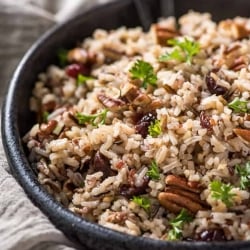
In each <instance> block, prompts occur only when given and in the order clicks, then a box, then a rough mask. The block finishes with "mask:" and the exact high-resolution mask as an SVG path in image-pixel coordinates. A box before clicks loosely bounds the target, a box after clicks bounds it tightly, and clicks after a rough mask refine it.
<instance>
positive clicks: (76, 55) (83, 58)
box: [68, 48, 88, 64]
mask: <svg viewBox="0 0 250 250" xmlns="http://www.w3.org/2000/svg"><path fill="white" fill-rule="evenodd" d="M68 60H69V61H70V62H78V63H83V64H84V63H86V62H87V60H88V52H87V51H86V50H85V49H82V48H75V49H72V50H70V51H69V52H68Z"/></svg>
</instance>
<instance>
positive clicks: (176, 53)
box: [159, 37, 200, 64]
mask: <svg viewBox="0 0 250 250" xmlns="http://www.w3.org/2000/svg"><path fill="white" fill-rule="evenodd" d="M168 44H169V45H173V46H174V49H173V51H172V52H171V53H166V54H165V55H162V56H160V57H159V60H160V61H161V62H165V61H168V60H177V61H181V62H187V63H189V64H191V63H192V58H193V57H194V56H195V55H197V54H198V53H199V52H200V44H199V43H198V42H195V41H192V40H189V39H187V38H186V37H185V38H184V40H183V41H180V40H178V39H169V40H168Z"/></svg>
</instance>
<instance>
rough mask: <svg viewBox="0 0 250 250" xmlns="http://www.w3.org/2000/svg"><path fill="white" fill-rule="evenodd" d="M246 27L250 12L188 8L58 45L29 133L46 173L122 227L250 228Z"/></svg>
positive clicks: (65, 199)
mask: <svg viewBox="0 0 250 250" xmlns="http://www.w3.org/2000/svg"><path fill="white" fill-rule="evenodd" d="M177 24H178V29H177ZM249 37H250V19H247V18H242V17H235V18H234V19H228V20H223V21H220V22H219V23H215V22H213V21H212V19H211V16H210V14H208V13H197V12H192V11H190V12H189V13H187V14H185V15H183V16H182V17H180V18H179V20H177V21H176V20H175V18H173V17H169V18H164V19H161V20H160V21H159V22H158V23H155V24H152V26H151V28H150V30H149V31H148V32H143V31H142V29H141V28H140V27H137V28H125V27H121V28H118V29H116V30H111V31H106V30H101V29H97V30H95V31H94V33H93V36H92V37H89V38H86V39H85V40H84V41H83V43H82V44H81V45H79V46H78V47H76V48H73V49H72V50H69V51H65V50H61V51H60V52H59V53H60V54H59V57H60V63H61V65H60V66H55V65H52V66H49V67H48V69H47V71H46V72H45V73H41V74H40V75H39V77H38V81H37V82H36V83H35V87H34V89H33V92H32V97H31V100H30V108H31V111H34V112H35V113H36V114H37V124H35V125H34V126H33V127H32V128H31V130H30V131H29V132H28V133H27V134H26V135H25V136H24V138H23V141H24V143H25V144H26V145H27V147H28V149H29V161H30V162H31V165H32V167H33V169H35V170H36V171H37V175H38V180H39V182H40V183H41V184H42V185H43V186H44V187H45V188H46V190H47V191H48V192H49V193H50V194H52V195H53V196H54V197H55V199H56V200H57V201H59V202H60V203H62V204H63V205H64V206H66V207H68V208H69V209H70V210H71V211H73V212H74V213H76V214H78V215H80V216H82V217H83V218H85V219H87V220H89V221H92V222H95V223H99V224H100V225H103V226H105V227H108V228H111V229H114V230H118V231H121V232H124V233H128V234H132V235H136V236H144V237H151V238H155V239H161V240H200V241H222V240H225V241H226V240H249V239H250V203H249V194H250V193H249V190H250V189H249V188H250V147H249V145H250V64H249V62H250V40H249Z"/></svg>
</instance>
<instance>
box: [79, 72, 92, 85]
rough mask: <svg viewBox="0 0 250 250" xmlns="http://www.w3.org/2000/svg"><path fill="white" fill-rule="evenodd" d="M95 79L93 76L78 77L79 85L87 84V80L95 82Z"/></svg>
mask: <svg viewBox="0 0 250 250" xmlns="http://www.w3.org/2000/svg"><path fill="white" fill-rule="evenodd" d="M93 79H94V78H93V77H92V76H85V75H82V74H79V75H78V76H77V85H78V86H79V85H82V84H84V83H86V81H87V80H93Z"/></svg>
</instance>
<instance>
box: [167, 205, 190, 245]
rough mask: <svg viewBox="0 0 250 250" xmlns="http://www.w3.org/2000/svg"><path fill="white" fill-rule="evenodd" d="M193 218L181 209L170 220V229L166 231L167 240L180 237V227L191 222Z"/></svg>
mask: <svg viewBox="0 0 250 250" xmlns="http://www.w3.org/2000/svg"><path fill="white" fill-rule="evenodd" d="M192 220H193V218H192V217H191V216H190V214H189V213H188V212H187V210H185V209H182V210H181V212H180V213H179V214H178V215H177V216H176V217H175V218H174V219H173V220H171V221H170V225H171V226H172V229H171V230H170V231H169V232H168V238H167V239H168V240H171V241H172V240H178V239H180V238H181V237H182V228H183V225H184V223H188V222H191V221H192Z"/></svg>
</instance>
